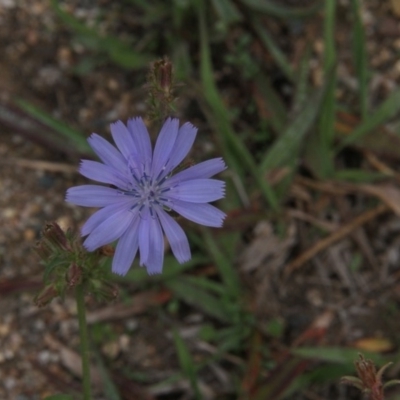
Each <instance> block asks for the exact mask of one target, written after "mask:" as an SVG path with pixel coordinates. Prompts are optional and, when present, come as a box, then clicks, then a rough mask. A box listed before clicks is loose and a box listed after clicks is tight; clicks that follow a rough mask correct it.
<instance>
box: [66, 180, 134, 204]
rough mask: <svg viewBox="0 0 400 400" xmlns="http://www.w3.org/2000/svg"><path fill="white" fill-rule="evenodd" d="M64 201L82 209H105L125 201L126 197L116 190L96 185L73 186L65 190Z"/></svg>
mask: <svg viewBox="0 0 400 400" xmlns="http://www.w3.org/2000/svg"><path fill="white" fill-rule="evenodd" d="M65 200H66V201H67V202H68V203H73V204H76V205H77V206H83V207H105V206H108V205H110V204H114V203H116V202H117V203H118V202H119V201H121V200H122V201H126V200H127V197H126V196H124V195H123V194H122V193H121V192H119V191H118V190H116V189H112V188H109V187H106V186H98V185H82V186H74V187H71V188H69V189H68V190H67V195H66V198H65Z"/></svg>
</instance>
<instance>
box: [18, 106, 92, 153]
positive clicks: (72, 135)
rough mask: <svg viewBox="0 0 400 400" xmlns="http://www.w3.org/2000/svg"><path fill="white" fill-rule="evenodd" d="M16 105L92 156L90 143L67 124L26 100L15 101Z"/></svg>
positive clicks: (80, 150)
mask: <svg viewBox="0 0 400 400" xmlns="http://www.w3.org/2000/svg"><path fill="white" fill-rule="evenodd" d="M15 102H16V104H18V106H19V107H21V108H22V109H23V110H24V111H26V112H27V113H28V114H29V115H31V116H32V117H34V118H36V119H37V120H38V121H40V122H41V123H42V124H44V125H46V126H48V127H49V128H51V129H54V130H55V131H56V132H58V133H59V134H60V135H62V136H64V137H65V138H66V139H68V141H69V143H70V144H71V145H73V146H75V147H76V149H77V150H78V151H79V152H82V153H88V154H92V153H93V150H92V149H91V147H90V146H89V144H88V142H87V141H86V137H85V136H84V135H83V134H82V133H80V132H78V131H76V130H74V129H72V128H70V127H69V126H67V125H66V124H64V123H62V122H60V121H59V120H57V119H56V118H53V117H52V116H51V115H49V114H47V113H46V112H45V111H43V110H41V109H40V108H37V107H35V106H34V105H32V104H30V103H28V102H27V101H25V100H22V99H17V100H15Z"/></svg>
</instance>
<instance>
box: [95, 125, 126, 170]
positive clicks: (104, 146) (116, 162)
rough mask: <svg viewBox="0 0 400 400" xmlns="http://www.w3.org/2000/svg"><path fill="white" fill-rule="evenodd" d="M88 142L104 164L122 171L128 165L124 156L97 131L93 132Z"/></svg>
mask: <svg viewBox="0 0 400 400" xmlns="http://www.w3.org/2000/svg"><path fill="white" fill-rule="evenodd" d="M88 142H89V144H90V147H91V148H92V149H93V150H94V152H95V153H96V154H97V155H98V156H99V158H100V160H101V161H103V162H104V164H107V165H110V166H112V167H114V168H116V169H118V170H120V171H125V170H126V167H127V165H126V161H125V159H124V157H123V156H122V154H121V153H120V152H119V151H118V150H117V149H116V148H115V147H114V146H113V145H112V144H111V143H109V142H108V141H107V140H106V139H104V138H102V137H101V136H99V135H98V134H97V133H92V135H91V136H90V137H89V138H88Z"/></svg>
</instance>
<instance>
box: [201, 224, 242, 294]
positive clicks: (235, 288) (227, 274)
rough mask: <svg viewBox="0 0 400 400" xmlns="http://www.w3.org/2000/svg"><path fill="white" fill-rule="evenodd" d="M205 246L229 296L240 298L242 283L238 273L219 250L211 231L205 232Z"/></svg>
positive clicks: (206, 230) (205, 230)
mask: <svg viewBox="0 0 400 400" xmlns="http://www.w3.org/2000/svg"><path fill="white" fill-rule="evenodd" d="M203 238H204V245H205V248H206V249H207V251H208V252H209V253H210V255H211V256H212V258H213V259H214V262H215V264H216V266H217V268H218V271H219V273H220V275H221V278H222V280H223V282H224V284H225V286H226V290H227V292H228V293H227V294H228V295H229V296H230V297H231V298H234V299H237V298H239V297H240V293H241V289H240V282H239V279H238V276H237V274H236V271H235V270H234V268H233V266H232V261H231V260H229V259H228V258H227V257H226V256H225V254H224V253H222V251H221V250H220V249H219V247H218V245H217V243H216V241H215V239H214V238H213V237H212V235H211V232H210V230H208V229H204V230H203Z"/></svg>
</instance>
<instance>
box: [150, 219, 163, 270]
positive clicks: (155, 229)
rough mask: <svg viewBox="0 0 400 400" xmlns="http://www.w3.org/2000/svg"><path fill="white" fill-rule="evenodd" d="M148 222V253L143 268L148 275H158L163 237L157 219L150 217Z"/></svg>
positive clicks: (161, 263) (160, 267) (161, 261)
mask: <svg viewBox="0 0 400 400" xmlns="http://www.w3.org/2000/svg"><path fill="white" fill-rule="evenodd" d="M148 222H149V233H150V236H149V249H150V253H149V256H148V258H147V261H146V263H145V266H146V268H147V272H148V274H149V275H154V274H160V273H161V272H162V267H163V262H164V236H163V233H162V230H161V226H160V222H159V220H158V218H156V217H155V216H154V217H151V218H150V220H149V221H148Z"/></svg>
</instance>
